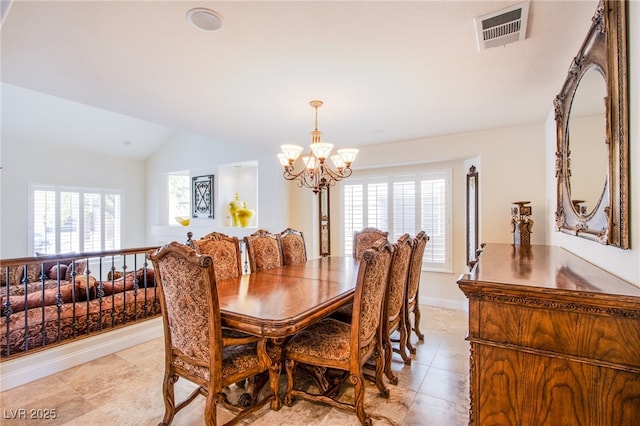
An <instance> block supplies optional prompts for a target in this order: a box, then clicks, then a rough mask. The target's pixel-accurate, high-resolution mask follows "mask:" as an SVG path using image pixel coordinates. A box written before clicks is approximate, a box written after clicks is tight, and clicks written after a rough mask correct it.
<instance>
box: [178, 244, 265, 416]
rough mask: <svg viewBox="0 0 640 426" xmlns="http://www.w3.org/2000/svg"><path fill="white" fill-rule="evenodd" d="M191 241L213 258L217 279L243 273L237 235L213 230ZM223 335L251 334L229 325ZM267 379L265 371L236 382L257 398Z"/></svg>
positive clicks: (224, 329)
mask: <svg viewBox="0 0 640 426" xmlns="http://www.w3.org/2000/svg"><path fill="white" fill-rule="evenodd" d="M191 243H192V246H193V248H194V249H195V250H196V253H198V254H206V255H209V256H211V258H212V259H213V270H214V272H215V276H216V281H218V280H225V279H227V278H234V277H239V276H241V275H242V258H241V255H240V242H239V240H238V238H237V237H231V236H229V235H226V234H222V233H220V232H211V233H209V234H207V235H205V236H204V237H202V238H200V239H199V240H191ZM222 336H223V337H235V338H241V337H249V335H247V334H245V333H243V332H240V331H238V330H234V329H233V328H229V327H222ZM267 381H268V377H266V374H264V373H263V374H261V375H259V376H256V377H251V378H249V379H247V381H246V384H245V383H244V381H242V382H238V383H236V384H237V385H238V386H241V387H246V394H245V397H247V395H248V397H247V398H248V399H250V400H255V398H256V395H257V393H258V392H260V389H261V388H262V387H263V386H264V385H265V383H266V382H267ZM242 403H243V404H248V403H249V402H248V401H245V400H244V399H243V401H242Z"/></svg>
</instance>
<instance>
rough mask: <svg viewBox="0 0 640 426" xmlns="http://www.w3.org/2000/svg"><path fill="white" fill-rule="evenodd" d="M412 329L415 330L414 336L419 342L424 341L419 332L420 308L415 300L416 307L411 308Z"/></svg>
mask: <svg viewBox="0 0 640 426" xmlns="http://www.w3.org/2000/svg"><path fill="white" fill-rule="evenodd" d="M413 320H414V323H413V331H415V332H416V336H418V339H419V340H420V341H421V342H424V334H422V333H421V332H420V308H419V307H418V303H417V302H416V307H415V308H414V309H413Z"/></svg>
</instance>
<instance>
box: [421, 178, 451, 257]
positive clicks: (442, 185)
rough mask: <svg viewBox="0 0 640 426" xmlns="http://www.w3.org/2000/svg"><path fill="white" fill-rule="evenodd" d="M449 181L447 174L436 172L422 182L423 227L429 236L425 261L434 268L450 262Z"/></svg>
mask: <svg viewBox="0 0 640 426" xmlns="http://www.w3.org/2000/svg"><path fill="white" fill-rule="evenodd" d="M447 181H448V179H447V177H446V176H442V175H437V174H436V175H433V176H430V177H428V178H424V179H423V180H422V181H421V182H420V192H421V204H422V206H421V216H420V219H421V229H423V230H425V231H426V233H427V235H428V236H429V242H428V243H427V246H426V248H425V251H424V258H423V259H424V260H423V261H424V263H425V264H428V265H429V266H430V267H431V268H433V269H439V267H438V266H437V265H447V264H450V260H449V258H450V255H449V243H448V240H449V239H450V237H449V236H450V234H451V231H450V226H449V225H450V220H449V214H448V210H449V209H448V205H449V203H448V197H447V196H448V190H447V187H448V185H447Z"/></svg>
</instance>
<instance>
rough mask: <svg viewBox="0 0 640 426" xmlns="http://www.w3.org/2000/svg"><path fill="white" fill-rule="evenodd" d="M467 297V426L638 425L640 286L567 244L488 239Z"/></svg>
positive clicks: (464, 283) (465, 285)
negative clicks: (564, 246)
mask: <svg viewBox="0 0 640 426" xmlns="http://www.w3.org/2000/svg"><path fill="white" fill-rule="evenodd" d="M458 285H459V287H460V289H461V290H462V291H463V292H464V294H465V295H466V296H467V298H468V299H469V334H468V340H469V341H470V344H471V360H470V361H471V362H470V366H471V382H470V397H471V406H470V424H472V425H563V426H566V425H581V426H582V425H597V426H605V425H611V426H614V425H615V426H620V425H639V424H640V288H638V287H635V286H634V285H632V284H630V283H628V282H626V281H623V280H621V279H619V278H617V277H615V276H613V275H611V274H609V273H607V272H606V271H604V270H602V269H600V268H598V267H596V266H594V265H592V264H590V263H588V262H586V261H584V260H583V259H581V258H579V257H577V256H575V255H573V254H571V253H569V252H567V251H566V250H564V249H561V248H558V247H550V246H532V247H531V248H529V249H528V250H522V249H516V248H515V247H514V246H513V245H511V244H490V245H487V246H486V247H485V248H484V250H483V252H482V254H481V255H480V258H479V261H478V263H477V264H476V265H475V267H474V268H473V269H472V271H471V273H470V274H465V275H462V276H461V277H460V279H459V280H458Z"/></svg>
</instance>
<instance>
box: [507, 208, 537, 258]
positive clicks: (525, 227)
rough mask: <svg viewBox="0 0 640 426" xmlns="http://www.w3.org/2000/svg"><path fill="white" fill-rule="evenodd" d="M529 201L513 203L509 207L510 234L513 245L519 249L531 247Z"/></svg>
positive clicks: (531, 221) (531, 220) (531, 225)
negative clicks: (511, 233) (511, 234)
mask: <svg viewBox="0 0 640 426" xmlns="http://www.w3.org/2000/svg"><path fill="white" fill-rule="evenodd" d="M530 202H531V201H514V202H513V207H511V227H512V229H511V232H513V244H514V245H516V246H520V247H530V246H531V229H532V228H533V219H531V206H528V205H527V204H529V203H530Z"/></svg>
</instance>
